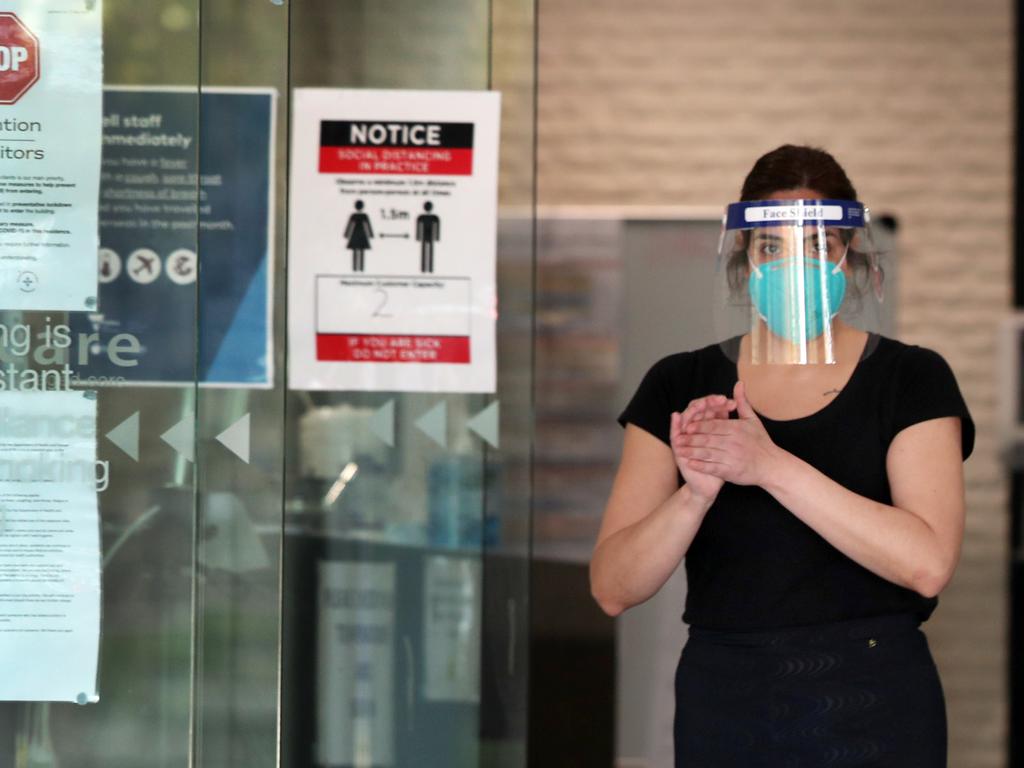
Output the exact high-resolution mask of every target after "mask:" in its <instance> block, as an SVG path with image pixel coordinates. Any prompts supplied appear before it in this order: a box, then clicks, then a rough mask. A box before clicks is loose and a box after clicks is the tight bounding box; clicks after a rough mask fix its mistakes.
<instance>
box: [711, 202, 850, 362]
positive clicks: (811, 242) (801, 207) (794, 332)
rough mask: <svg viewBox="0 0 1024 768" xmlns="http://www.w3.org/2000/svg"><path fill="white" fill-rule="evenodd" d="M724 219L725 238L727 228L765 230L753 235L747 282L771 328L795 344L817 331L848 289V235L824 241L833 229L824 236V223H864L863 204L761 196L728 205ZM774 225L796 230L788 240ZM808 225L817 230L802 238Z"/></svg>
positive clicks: (839, 225)
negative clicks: (837, 240) (754, 254)
mask: <svg viewBox="0 0 1024 768" xmlns="http://www.w3.org/2000/svg"><path fill="white" fill-rule="evenodd" d="M724 219H725V220H724V222H723V223H724V224H725V226H724V227H723V229H722V236H723V238H724V236H725V233H726V231H727V230H755V229H756V230H758V231H759V232H761V233H765V232H767V234H762V235H760V236H758V235H754V239H753V241H752V242H753V246H754V247H756V248H758V249H759V251H760V255H761V258H760V259H758V260H757V262H756V263H755V261H753V260H751V261H750V275H749V278H748V281H747V288H748V291H749V295H750V299H751V302H752V303H753V305H754V309H755V310H756V311H757V313H758V315H759V316H760V317H761V319H762V320H763V321H764V322H765V324H766V325H767V326H768V329H769V330H770V331H771V332H772V334H774V335H775V336H777V337H779V338H783V339H787V340H788V341H790V342H792V343H795V344H800V343H801V342H806V341H811V340H813V339H816V338H818V337H820V336H821V335H822V334H823V333H824V332H825V329H826V326H827V324H828V323H829V321H830V320H831V319H832V318H833V317H834V316H835V315H836V314H837V313H838V312H839V308H840V306H841V305H842V303H843V298H844V296H845V295H846V275H845V273H844V272H843V269H842V264H843V260H844V259H845V257H846V252H847V244H846V238H843V241H842V242H841V243H835V245H827V243H832V242H833V241H834V235H833V236H832V237H831V238H828V239H826V234H825V232H826V228H827V229H829V230H831V231H832V232H833V233H834V232H835V229H853V228H855V227H863V226H864V225H865V223H866V222H867V219H868V213H867V211H866V209H865V208H864V206H863V205H861V204H860V203H858V202H854V201H849V200H759V201H754V202H745V203H734V204H732V205H730V206H729V207H728V209H727V211H726V215H725V217H724ZM772 227H780V228H782V227H790V228H794V229H797V228H798V229H799V231H800V234H799V235H797V236H796V237H795V238H793V239H791V240H790V241H789V243H786V239H785V238H784V237H782V236H781V233H780V235H778V236H776V235H773V234H771V228H772ZM807 228H813V229H812V231H814V230H817V235H816V236H814V237H811V238H809V239H808V240H806V241H805V240H804V238H803V236H802V235H803V232H804V231H805V230H806V229H807ZM787 244H788V245H789V252H786V245H787ZM794 244H795V245H794ZM836 248H838V252H835V249H836ZM719 251H720V252H721V247H720V248H719Z"/></svg>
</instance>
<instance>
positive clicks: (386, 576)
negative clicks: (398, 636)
mask: <svg viewBox="0 0 1024 768" xmlns="http://www.w3.org/2000/svg"><path fill="white" fill-rule="evenodd" d="M319 593H320V594H319V611H318V623H319V634H318V642H317V667H316V668H317V675H316V681H317V682H316V688H317V735H316V752H317V756H316V762H317V765H329V766H354V768H388V766H391V765H394V740H395V722H394V711H393V708H392V707H393V702H392V698H393V690H394V689H393V686H394V680H395V672H394V653H395V638H394V635H395V564H394V563H366V562H337V561H323V562H321V563H320V584H319Z"/></svg>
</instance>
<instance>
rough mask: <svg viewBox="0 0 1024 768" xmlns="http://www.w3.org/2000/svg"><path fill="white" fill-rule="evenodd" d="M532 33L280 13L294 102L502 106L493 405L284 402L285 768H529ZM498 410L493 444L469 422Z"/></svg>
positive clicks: (387, 12) (338, 9)
mask: <svg viewBox="0 0 1024 768" xmlns="http://www.w3.org/2000/svg"><path fill="white" fill-rule="evenodd" d="M533 21H534V20H533V4H532V3H527V2H519V1H518V0H517V1H515V2H501V3H495V4H494V5H493V7H492V5H491V4H490V3H487V2H483V1H482V0H438V1H437V2H432V3H427V4H424V3H418V2H413V1H412V0H404V1H401V2H399V1H394V0H391V1H384V2H381V1H380V0H374V1H373V2H365V1H360V0H356V1H355V2H349V3H345V4H338V3H335V2H332V1H331V0H306V1H304V2H301V3H298V2H297V3H294V4H293V6H292V23H291V71H292V81H291V85H292V87H311V86H316V87H347V88H351V87H366V88H375V89H381V88H400V89H417V90H433V89H441V90H487V89H489V88H494V89H500V90H501V91H502V92H503V104H502V126H501V131H502V153H501V174H500V178H501V184H500V193H499V200H500V206H501V221H500V222H499V242H498V261H497V284H498V304H499V306H500V308H501V311H500V313H499V315H498V341H497V345H498V385H497V392H496V393H494V394H454V393H436V394H424V393H408V392H394V391H359V392H353V391H309V392H302V391H291V392H289V393H288V401H287V421H286V426H285V429H284V430H283V434H284V438H285V441H284V444H285V475H284V482H285V496H286V508H285V547H284V569H283V572H284V582H283V594H284V600H283V613H282V622H283V659H282V711H281V717H282V764H283V765H285V766H289V767H291V766H312V765H314V764H337V765H348V764H352V765H371V764H372V765H389V766H410V767H411V766H416V767H417V768H430V767H431V766H438V767H441V766H444V768H449V767H450V766H476V765H495V766H498V765H500V766H506V765H507V766H515V765H525V737H526V734H525V730H526V670H527V664H526V649H527V642H526V630H527V623H526V617H527V604H526V595H527V574H528V562H529V560H528V558H529V534H530V525H529V520H530V516H529V487H530V486H529V451H530V438H531V432H530V418H531V414H530V400H529V393H530V375H531V369H530V366H531V350H532V335H531V334H532V322H531V313H532V269H533V224H532V222H533V219H532V204H533V149H534V148H533V124H534V122H533V109H534V98H533V89H534V77H533V50H534V23H533ZM492 26H493V29H492ZM499 29H500V30H501V31H502V34H501V35H500V36H499V35H498V34H497V33H498V30H499ZM499 37H500V39H501V41H502V42H501V44H500V45H499V44H497V43H495V45H494V46H493V47H492V40H494V41H497V40H498V39H499ZM292 194H293V196H294V194H295V190H293V191H292ZM292 204H293V205H294V204H295V203H294V200H293V203H292ZM346 256H347V254H346ZM299 257H300V256H299V255H298V254H296V253H294V252H292V253H290V254H289V259H290V261H292V262H293V263H294V260H295V259H296V258H299ZM372 258H373V252H372V251H371V252H370V256H369V257H368V262H369V263H370V264H372ZM346 260H347V259H346ZM345 268H347V264H346V265H345ZM338 269H339V271H340V270H342V269H343V267H341V266H339V268H338ZM367 269H368V271H369V273H370V274H372V270H373V267H372V266H370V267H368V268H367ZM290 311H294V310H290ZM495 402H497V403H498V406H497V408H499V410H498V413H500V418H499V419H498V423H497V428H496V430H495V431H494V432H493V433H492V434H490V435H489V437H490V440H488V439H487V438H485V437H481V436H479V435H478V434H476V433H474V432H473V430H472V429H471V428H470V427H469V426H468V423H469V422H470V420H471V419H474V418H475V417H478V416H480V414H483V413H484V412H485V411H486V409H488V408H489V407H491V406H492V405H493V404H494V403H495ZM430 414H435V415H437V414H443V415H442V416H441V417H440V418H439V419H438V422H437V424H438V426H437V427H431V426H430V425H429V424H428V423H425V422H424V421H423V418H424V417H425V416H427V417H428V420H429V415H430ZM382 425H387V426H385V427H382ZM392 426H393V441H392V442H393V445H392V444H389V441H388V440H385V439H382V438H381V437H380V435H381V429H382V428H383V430H384V432H385V433H386V432H388V430H389V428H391V427H392ZM483 431H485V432H486V431H487V430H486V428H485V429H484V430H483Z"/></svg>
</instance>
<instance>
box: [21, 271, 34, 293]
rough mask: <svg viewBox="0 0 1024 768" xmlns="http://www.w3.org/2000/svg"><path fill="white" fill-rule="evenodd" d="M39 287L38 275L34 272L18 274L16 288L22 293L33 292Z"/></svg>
mask: <svg viewBox="0 0 1024 768" xmlns="http://www.w3.org/2000/svg"><path fill="white" fill-rule="evenodd" d="M38 287H39V276H38V275H36V273H35V272H22V273H21V274H19V275H18V289H19V290H20V291H21V292H22V293H34V292H35V290H36V288H38Z"/></svg>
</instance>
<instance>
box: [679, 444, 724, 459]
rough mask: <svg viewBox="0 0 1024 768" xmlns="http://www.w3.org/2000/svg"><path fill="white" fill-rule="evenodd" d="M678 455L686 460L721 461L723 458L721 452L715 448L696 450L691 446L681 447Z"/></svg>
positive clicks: (696, 448)
mask: <svg viewBox="0 0 1024 768" xmlns="http://www.w3.org/2000/svg"><path fill="white" fill-rule="evenodd" d="M679 455H680V456H682V457H683V458H686V459H701V460H703V461H715V462H718V461H721V460H722V459H724V458H725V454H724V452H723V451H720V450H718V449H717V448H698V447H693V446H683V447H682V448H681V449H680V450H679Z"/></svg>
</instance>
